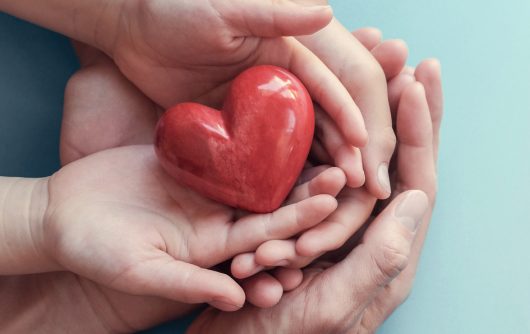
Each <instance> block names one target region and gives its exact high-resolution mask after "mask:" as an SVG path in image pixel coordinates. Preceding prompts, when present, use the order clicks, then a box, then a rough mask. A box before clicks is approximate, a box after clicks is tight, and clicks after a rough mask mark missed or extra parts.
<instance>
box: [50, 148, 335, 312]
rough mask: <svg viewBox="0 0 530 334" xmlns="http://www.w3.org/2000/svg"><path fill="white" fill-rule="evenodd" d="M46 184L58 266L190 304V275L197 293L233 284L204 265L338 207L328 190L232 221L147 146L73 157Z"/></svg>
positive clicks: (231, 215)
mask: <svg viewBox="0 0 530 334" xmlns="http://www.w3.org/2000/svg"><path fill="white" fill-rule="evenodd" d="M49 189H50V202H49V205H48V211H47V215H46V222H45V227H46V228H45V229H46V232H47V244H48V245H51V246H50V247H51V250H50V251H51V252H52V253H53V257H54V258H55V259H57V261H58V262H59V263H60V264H61V265H62V266H63V267H64V268H65V269H68V270H70V271H73V272H75V273H76V274H79V275H81V276H84V277H86V278H88V279H90V280H92V281H95V282H97V283H100V284H103V285H105V286H108V287H110V288H112V289H116V290H119V291H122V292H126V293H131V294H144V295H155V296H165V297H166V298H173V299H175V300H181V301H188V302H198V301H201V302H202V301H204V299H201V298H200V297H198V298H196V297H194V295H190V294H191V293H193V291H192V290H193V289H192V288H191V287H190V284H191V283H190V282H189V280H194V281H193V283H195V284H197V285H198V287H197V289H200V288H201V286H202V285H203V284H212V285H211V286H208V288H212V289H226V284H228V285H231V286H232V291H234V290H233V289H236V290H237V289H240V288H239V287H238V286H237V285H236V283H235V282H234V281H233V280H232V279H230V278H229V277H228V276H226V275H224V274H220V273H217V272H213V271H209V270H206V269H201V268H209V267H211V266H213V265H216V264H219V263H221V262H224V261H225V260H228V259H230V258H232V257H233V256H235V255H236V254H239V253H244V252H250V251H254V250H255V249H256V248H257V247H258V246H259V245H260V244H262V243H263V242H265V241H268V240H271V239H284V238H288V237H291V236H292V235H294V234H297V233H299V232H301V231H303V230H306V229H308V228H310V227H312V226H314V225H316V224H318V223H319V222H320V221H322V220H323V219H324V218H325V217H326V216H327V215H329V213H330V212H332V211H333V210H334V209H335V200H334V199H333V198H332V197H331V196H329V195H317V196H313V197H310V198H308V199H305V200H302V201H300V202H297V203H295V204H291V205H287V206H284V207H282V208H280V209H278V210H276V211H275V212H273V213H271V214H260V215H258V214H250V215H247V216H245V217H243V218H239V219H235V213H236V212H235V210H234V209H233V208H230V207H227V206H225V205H221V204H218V203H215V202H213V201H210V200H208V199H206V198H203V197H201V196H199V195H198V194H196V193H194V192H192V191H190V190H188V189H187V188H184V187H181V186H179V185H178V184H176V182H175V181H174V180H173V179H172V178H170V177H169V176H168V175H167V174H165V173H164V172H163V170H162V169H161V167H160V166H159V164H158V162H157V159H156V156H155V154H154V150H153V147H152V146H151V145H145V146H129V147H123V148H117V149H112V150H108V151H102V152H99V153H96V154H93V155H91V156H89V157H86V158H84V159H81V160H78V161H76V162H74V163H71V164H69V165H68V166H66V167H64V168H63V169H61V170H60V171H59V172H58V173H57V174H55V175H54V176H53V177H52V178H51V180H50V185H49ZM87 249H88V250H90V251H87ZM111 258H112V259H113V261H109V259H111ZM177 277H178V279H177ZM212 280H217V283H215V282H212ZM223 286H224V288H223ZM146 287H147V288H146ZM176 287H178V289H180V290H178V289H177V290H176V289H175V288H176ZM146 289H147V290H146ZM239 291H240V292H241V294H242V291H241V290H239ZM237 293H239V292H237ZM182 294H184V297H182ZM189 296H193V297H189ZM241 296H242V295H241Z"/></svg>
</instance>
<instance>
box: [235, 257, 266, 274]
mask: <svg viewBox="0 0 530 334" xmlns="http://www.w3.org/2000/svg"><path fill="white" fill-rule="evenodd" d="M264 269H265V267H263V266H261V265H259V264H258V263H256V256H255V254H254V253H245V254H239V255H237V256H236V257H234V259H233V260H232V263H231V264H230V272H231V273H232V276H234V277H235V278H237V279H244V278H247V277H250V276H252V275H254V274H256V273H258V272H260V271H261V270H264Z"/></svg>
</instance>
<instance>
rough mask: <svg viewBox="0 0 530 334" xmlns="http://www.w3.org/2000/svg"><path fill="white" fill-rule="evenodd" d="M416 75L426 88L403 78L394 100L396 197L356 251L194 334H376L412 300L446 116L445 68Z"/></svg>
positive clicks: (210, 318) (209, 316) (215, 316)
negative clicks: (266, 302) (272, 302)
mask: <svg viewBox="0 0 530 334" xmlns="http://www.w3.org/2000/svg"><path fill="white" fill-rule="evenodd" d="M415 74H416V76H417V78H418V80H419V81H420V82H421V83H418V82H414V78H413V77H411V78H408V79H407V78H405V79H404V78H403V77H402V78H400V79H397V78H396V81H395V82H394V83H393V84H392V85H391V86H392V87H391V88H392V89H391V92H400V94H398V95H396V96H391V97H392V98H397V100H398V101H399V102H398V108H397V115H396V117H395V119H396V127H397V139H398V147H397V155H396V158H395V170H394V171H393V172H392V180H393V182H394V184H395V189H396V196H395V198H394V199H393V200H392V201H391V202H390V204H389V205H388V206H386V208H385V209H384V210H383V211H382V212H381V213H380V214H379V215H378V216H377V217H375V219H374V220H373V221H371V222H370V223H369V225H368V227H367V229H366V231H365V232H364V234H363V237H362V239H361V242H360V243H359V244H357V239H356V238H353V239H352V243H353V245H354V246H355V248H353V250H351V251H349V250H348V249H343V251H346V253H347V254H346V256H345V257H342V256H335V257H327V260H328V261H332V262H331V263H330V262H316V263H314V264H313V265H311V266H310V267H308V268H307V269H305V270H304V281H303V282H302V284H301V285H300V286H299V287H298V288H296V289H295V290H293V291H291V292H288V293H286V294H285V295H284V296H283V298H282V299H281V301H280V303H278V304H277V305H276V306H274V307H272V308H270V309H258V308H255V307H252V306H248V307H245V308H243V309H242V310H240V311H238V312H235V313H230V314H228V313H222V312H218V311H216V310H214V309H209V310H207V311H205V312H204V313H203V314H202V315H201V316H200V317H199V318H198V319H197V320H196V321H195V323H194V324H193V325H192V327H191V328H190V331H189V332H190V333H202V332H206V333H216V332H218V333H226V332H230V333H237V332H245V333H269V332H270V333H277V332H286V333H289V332H303V333H323V332H324V333H341V332H361V333H372V332H374V331H375V329H376V328H377V327H379V325H380V324H381V323H382V322H383V321H384V319H386V317H388V315H389V314H390V313H391V312H392V311H393V310H394V309H395V308H396V307H397V306H398V305H399V304H400V303H401V302H402V301H403V300H404V299H405V298H406V296H407V295H408V293H409V291H410V287H411V285H412V280H413V276H414V273H415V270H416V267H417V262H418V259H419V254H420V250H421V246H422V244H423V241H424V239H425V233H426V230H427V226H428V221H429V220H430V218H431V212H432V208H433V205H434V196H435V193H436V170H435V161H436V154H437V150H438V147H437V145H438V136H439V124H440V120H441V112H442V94H441V85H440V72H439V65H438V63H437V62H436V61H426V62H423V63H422V64H420V65H419V66H418V69H417V70H416V73H415ZM406 75H408V74H406V73H404V74H403V76H406ZM410 79H412V80H410ZM398 83H400V84H398ZM402 83H406V84H404V85H402ZM422 83H424V84H425V90H424V88H423V85H422ZM399 85H401V87H398V86H399ZM426 96H427V98H426ZM393 101H394V102H395V101H396V100H395V99H394V100H393ZM408 189H421V190H423V191H408ZM426 194H427V195H426ZM424 214H425V217H424V218H423V220H424V224H419V222H420V221H421V220H422V217H423V216H424ZM418 225H419V228H418ZM341 255H343V254H341ZM352 277H354V279H352Z"/></svg>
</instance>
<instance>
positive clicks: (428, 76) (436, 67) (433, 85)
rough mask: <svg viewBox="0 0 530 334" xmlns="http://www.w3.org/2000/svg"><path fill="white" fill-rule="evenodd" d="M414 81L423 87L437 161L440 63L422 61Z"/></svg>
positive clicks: (440, 107) (440, 88) (441, 103)
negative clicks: (429, 114)
mask: <svg viewBox="0 0 530 334" xmlns="http://www.w3.org/2000/svg"><path fill="white" fill-rule="evenodd" d="M414 75H415V76H416V79H417V80H418V81H419V82H421V83H422V84H423V87H425V95H426V97H427V104H428V105H429V110H430V113H431V120H432V128H433V143H434V147H433V154H434V158H435V162H436V160H437V159H438V146H439V143H440V124H441V122H442V116H443V92H442V79H441V67H440V62H439V61H438V60H437V59H428V60H424V61H422V62H421V63H420V64H419V65H418V67H417V68H416V71H415V72H414Z"/></svg>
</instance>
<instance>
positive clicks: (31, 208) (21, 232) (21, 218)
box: [0, 177, 60, 275]
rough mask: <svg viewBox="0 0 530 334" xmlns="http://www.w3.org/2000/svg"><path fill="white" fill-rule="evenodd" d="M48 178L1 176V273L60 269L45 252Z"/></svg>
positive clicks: (13, 273)
mask: <svg viewBox="0 0 530 334" xmlns="http://www.w3.org/2000/svg"><path fill="white" fill-rule="evenodd" d="M47 205H48V178H41V179H29V178H11V177H0V210H1V213H2V214H1V215H0V227H1V228H0V275H17V274H29V273H38V272H47V271H53V270H59V269H60V268H59V266H58V265H57V264H56V263H55V261H53V259H52V258H50V257H49V256H48V254H47V252H46V247H45V239H44V233H43V220H44V215H45V212H46V208H47Z"/></svg>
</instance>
